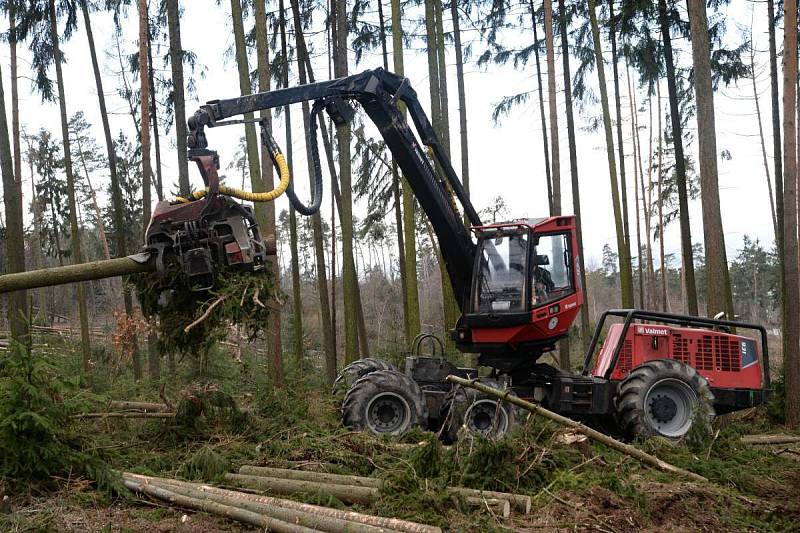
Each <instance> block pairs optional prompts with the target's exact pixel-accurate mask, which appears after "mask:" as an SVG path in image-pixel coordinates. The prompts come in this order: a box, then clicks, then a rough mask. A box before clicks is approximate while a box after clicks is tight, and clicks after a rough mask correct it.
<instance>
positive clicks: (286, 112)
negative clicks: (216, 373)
mask: <svg viewBox="0 0 800 533" xmlns="http://www.w3.org/2000/svg"><path fill="white" fill-rule="evenodd" d="M278 10H279V13H278V27H279V30H280V39H281V61H282V62H283V65H282V68H283V80H282V81H283V86H284V87H288V86H289V53H288V49H287V46H286V15H285V13H286V11H285V9H284V5H283V0H279V2H278ZM283 117H284V119H283V120H284V122H285V124H286V162H287V164H288V165H289V173H290V174H292V175H294V150H292V113H291V108H290V107H289V106H288V105H286V106H284V107H283ZM289 247H290V249H291V258H292V262H291V269H292V325H293V328H292V329H293V331H292V333H293V344H294V357H295V364H296V366H297V368H300V369H302V367H303V364H304V361H303V355H304V352H305V349H304V346H303V302H302V298H301V294H300V289H301V287H300V254H299V249H298V232H297V212H296V211H295V209H294V207H293V206H291V205H289Z"/></svg>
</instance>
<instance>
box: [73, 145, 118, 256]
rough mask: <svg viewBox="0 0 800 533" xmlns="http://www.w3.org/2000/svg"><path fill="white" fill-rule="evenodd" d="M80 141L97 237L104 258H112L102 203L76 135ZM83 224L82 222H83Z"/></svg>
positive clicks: (81, 149) (79, 151)
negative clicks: (93, 184)
mask: <svg viewBox="0 0 800 533" xmlns="http://www.w3.org/2000/svg"><path fill="white" fill-rule="evenodd" d="M76 142H77V143H78V153H79V154H80V157H81V167H82V168H83V176H84V177H85V178H86V186H87V187H88V188H89V198H90V199H91V201H92V210H93V211H94V216H95V217H96V218H97V238H98V240H99V241H100V246H101V247H102V248H103V258H104V259H111V250H110V249H109V247H108V239H107V238H106V227H105V223H104V222H103V212H102V211H101V210H100V205H99V204H98V203H97V193H96V192H95V190H94V187H93V186H92V178H91V176H90V175H89V168H88V167H87V165H86V156H85V154H84V152H83V146H81V141H80V138H79V137H77V136H76ZM81 225H82V224H81Z"/></svg>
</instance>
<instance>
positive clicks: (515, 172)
mask: <svg viewBox="0 0 800 533" xmlns="http://www.w3.org/2000/svg"><path fill="white" fill-rule="evenodd" d="M182 4H183V7H184V9H185V14H184V16H183V18H182V21H181V24H182V27H181V33H182V38H183V45H184V48H186V49H188V50H192V51H193V52H195V53H196V54H197V57H198V62H199V63H200V64H201V65H202V67H203V68H204V71H205V75H204V77H203V78H200V77H198V79H197V92H198V100H195V101H188V102H187V116H191V114H192V113H193V112H194V110H195V109H196V108H197V106H198V105H199V103H200V102H205V101H206V100H211V99H216V98H229V97H234V96H237V95H238V94H239V89H238V81H237V80H238V78H237V74H236V65H235V62H234V61H233V59H232V57H230V55H229V54H227V53H226V50H228V49H230V48H232V46H233V33H232V28H231V23H230V16H229V6H228V3H227V2H224V1H223V2H222V5H221V6H217V5H216V2H215V1H213V0H191V1H188V0H184V2H182ZM387 4H388V2H387ZM752 6H755V9H757V10H758V12H757V13H756V17H755V18H756V24H755V33H754V35H755V37H754V40H755V46H756V50H757V55H756V63H757V65H756V71H757V82H758V84H759V85H758V91H759V95H760V98H759V101H760V105H761V113H762V122H763V128H764V133H765V135H766V136H767V137H766V142H767V155H768V158H769V165H770V172H772V159H771V153H772V151H771V143H772V137H771V132H772V128H771V122H770V118H769V117H770V113H771V106H770V97H769V78H768V68H767V67H768V64H767V61H768V53H767V52H766V50H767V35H766V21H765V13H761V12H762V11H765V10H766V6H765V5H762V4H754V3H751V2H743V1H742V0H738V1H737V0H735V1H734V2H733V7H732V8H731V13H730V15H731V16H730V17H729V19H728V26H729V31H730V32H731V33H732V35H734V36H736V35H739V33H740V32H741V31H744V32H749V25H750V20H751V9H752ZM385 13H386V15H387V16H388V15H389V10H388V5H387V6H386V9H385ZM420 14H421V10H417V9H415V10H413V11H412V12H409V13H404V17H405V18H406V19H407V21H406V22H405V23H404V26H405V28H406V29H407V30H408V29H411V28H412V27H413V23H412V22H411V20H414V21H416V20H417V19H418V18H419V17H420ZM135 15H136V13H135V11H133V10H132V11H131V12H130V14H129V17H128V20H127V21H126V22H125V25H124V29H125V32H126V35H125V37H124V41H123V46H124V49H125V51H126V52H127V53H132V52H133V51H134V50H135V49H136V44H135V42H136V41H135V39H136V36H137V35H136V34H137V28H136V23H137V22H136V16H135ZM323 16H324V13H323V12H320V13H319V14H318V15H317V17H316V19H317V20H316V23H317V24H321V23H322V17H323ZM368 17H371V18H375V19H376V20H377V15H374V16H373V15H368ZM81 20H82V19H81ZM246 24H247V26H249V25H250V24H251V22H250V21H248V22H247V23H246ZM462 25H463V26H467V24H464V23H462ZM737 25H741V28H743V29H737ZM450 27H451V25H450V17H449V13H445V31H449V28H450ZM6 29H7V27H6V26H2V27H0V31H5V30H6ZM462 29H463V30H464V33H465V36H464V40H465V41H466V40H472V39H476V38H477V32H476V31H474V30H470V28H469V27H464V28H462ZM93 30H94V35H95V39H96V41H97V43H96V44H97V47H98V54H99V56H100V61H101V68H102V70H103V72H104V88H105V91H106V93H107V95H106V96H107V98H108V107H109V110H110V111H112V112H113V115H112V116H111V127H112V135H113V136H114V137H116V136H117V134H118V132H119V130H120V129H122V130H124V131H125V132H126V135H128V137H129V138H133V137H134V134H133V125H132V121H131V118H130V116H129V115H128V112H127V109H128V108H127V104H126V103H125V102H124V101H123V100H122V99H120V98H119V97H118V96H117V94H116V88H117V86H118V81H117V78H116V74H115V72H116V71H118V70H119V68H118V63H117V60H116V56H115V55H114V54H115V53H114V36H113V26H112V22H111V17H110V16H109V15H105V14H95V15H93ZM779 31H780V29H779ZM779 35H780V34H779ZM520 39H521V38H520ZM524 39H525V40H526V41H528V42H529V41H530V40H532V37H531V36H527V35H526V36H525V37H524ZM311 41H312V43H313V45H314V46H315V47H316V49H317V50H324V46H325V43H324V33H323V34H321V35H318V36H317V37H316V38H311ZM557 44H558V43H557ZM412 46H413V50H406V55H405V63H406V76H407V77H409V78H410V80H411V83H412V86H413V87H414V88H415V89H416V90H417V93H418V94H419V95H420V97H421V99H422V101H423V105H424V107H425V109H426V110H427V109H429V105H428V102H429V98H428V95H429V91H428V76H427V64H426V58H425V54H424V48H423V46H424V45H423V44H422V43H421V42H420V41H419V40H417V41H415V42H414V43H413V45H412ZM604 46H605V45H604ZM675 46H676V47H677V48H678V49H679V50H680V57H681V58H682V59H683V61H688V60H689V59H690V54H691V50H690V44H689V43H688V42H685V41H680V40H676V41H675ZM779 46H780V39H779ZM558 48H559V47H558V46H557V49H558ZM390 50H391V42H390ZM479 50H482V46H481V45H480V44H479V43H476V44H475V47H474V51H475V53H474V56H473V58H472V60H470V62H469V63H468V64H467V65H466V68H465V69H466V71H467V74H466V77H465V79H466V92H467V112H468V131H469V149H470V176H471V189H472V199H473V203H474V204H475V206H476V208H477V209H479V210H480V209H482V208H484V207H486V206H487V205H488V204H489V203H490V202H491V200H492V199H493V198H494V197H495V196H498V195H500V196H502V197H503V198H504V199H505V201H506V203H507V205H508V206H509V214H510V216H511V217H514V218H517V217H524V216H542V215H546V214H547V189H546V184H545V178H544V168H543V166H544V162H543V160H544V156H543V152H542V138H541V133H542V132H541V122H540V118H539V108H538V96H537V95H536V93H535V92H534V94H532V95H531V98H530V99H529V102H528V103H527V104H524V105H522V106H519V107H517V108H516V110H515V111H514V112H513V113H512V116H511V117H508V118H506V119H504V120H503V121H502V124H501V125H500V126H495V125H493V123H492V121H491V113H492V109H493V106H494V104H495V103H497V102H498V101H499V100H500V99H501V98H502V97H503V96H505V95H511V94H515V93H519V92H523V91H528V90H532V91H535V90H536V72H535V67H534V64H533V62H532V61H531V64H530V65H529V66H527V67H525V68H523V69H520V70H514V68H513V67H512V66H506V67H500V66H491V67H488V68H486V69H481V68H479V67H478V66H477V65H475V63H474V59H476V58H477V55H479ZM63 51H64V53H65V55H66V58H67V61H68V62H67V64H66V65H65V68H64V73H65V83H66V95H67V109H68V113H69V114H70V115H72V114H74V113H75V112H76V111H79V110H82V111H84V113H85V114H86V117H87V119H88V120H89V121H90V122H91V123H92V124H93V125H94V126H95V133H94V134H95V136H96V138H97V139H98V143H100V145H101V146H102V129H101V125H100V117H99V111H98V105H97V95H96V91H95V84H94V79H93V77H92V70H91V62H90V59H89V52H88V45H87V43H86V36H85V34H84V32H83V28H82V24H81V28H80V29H79V31H78V32H77V33H76V34H75V35H73V37H72V39H71V41H69V42H68V43H66V44H64V45H63ZM604 51H605V52H606V53H607V57H608V50H607V48H604ZM155 55H159V54H158V53H156V54H155ZM0 61H2V65H3V76H4V79H3V84H4V86H5V89H6V104H7V106H10V102H9V99H10V85H9V84H10V81H9V69H8V64H9V55H8V48H7V46H5V45H3V46H1V47H0ZM250 61H251V68H254V67H253V65H254V64H255V58H254V56H252V55H251V59H250ZM447 63H448V75H449V77H448V89H449V99H450V124H451V128H450V131H451V144H452V159H453V164H454V166H455V168H456V170H457V171H458V170H459V168H460V153H459V151H460V150H459V142H458V138H459V137H458V131H459V130H458V127H459V126H458V107H457V106H458V103H457V102H458V101H457V93H456V80H455V56H454V54H453V53H452V49H451V50H450V51H449V55H448V58H447ZM155 64H156V66H157V67H158V68H160V67H161V61H160V60H159V59H155ZM381 65H382V59H381V55H380V50H379V49H378V50H376V51H374V52H373V53H371V54H366V55H365V56H364V57H363V58H362V61H361V63H360V64H359V65H357V66H356V65H355V64H354V61H353V54H352V53H351V54H350V71H351V72H359V71H361V70H365V69H368V68H374V67H377V66H381ZM390 66H391V58H390ZM542 66H543V68H545V69H546V64H545V62H544V56H542ZM576 66H577V61H576V60H575V59H574V58H573V62H572V68H573V70H574V68H575V67H576ZM620 66H621V71H620V75H621V77H622V79H621V80H620V81H621V84H622V85H623V88H622V93H623V96H624V99H623V103H622V106H623V120H624V123H623V135H624V137H625V138H626V151H627V152H628V153H629V152H631V150H632V145H631V144H630V137H631V133H630V123H629V119H630V113H629V112H628V101H627V88H626V86H625V79H624V66H623V65H622V64H620ZM560 67H561V58H560V57H559V56H558V55H557V56H556V68H557V77H556V80H557V81H556V85H557V87H558V90H559V117H558V120H559V132H560V135H559V137H560V142H561V159H560V160H561V180H562V191H563V209H564V212H565V213H571V212H572V199H571V187H570V177H569V176H570V175H569V156H568V150H567V139H566V118H565V115H564V113H563V102H562V99H563V84H562V80H563V78H562V74H561V70H560ZM19 71H20V76H21V79H20V100H21V101H20V114H21V120H22V124H23V128H24V129H25V130H27V131H29V132H31V133H34V132H36V131H38V129H39V128H40V127H46V128H48V129H50V130H51V131H52V132H54V133H55V134H56V138H60V122H59V116H58V106H57V104H56V103H48V104H42V103H41V101H40V98H39V96H38V95H36V94H33V93H31V92H30V90H29V89H30V81H29V79H28V76H29V73H30V56H29V54H28V53H27V50H26V49H25V44H24V43H23V44H22V45H20V65H19ZM606 71H607V77H608V78H609V80H610V79H611V78H610V72H611V71H610V65H608V64H607V66H606ZM315 73H316V74H317V78H318V79H320V80H321V79H324V78H325V77H326V75H327V65H326V64H325V61H324V59H321V60H320V61H319V63H318V64H317V65H315ZM51 75H52V77H53V78H54V77H55V74H54V72H53V73H52V74H51ZM165 75H166V76H169V73H165ZM590 79H591V80H592V81H593V83H594V85H595V86H596V74H595V73H592V74H591V75H590ZM545 80H546V78H545ZM290 83H297V81H296V78H295V80H294V82H291V81H290ZM545 83H546V81H545ZM609 83H611V82H609ZM751 83H752V82H751V80H749V79H747V80H742V81H741V82H740V83H739V86H738V87H737V86H732V87H728V88H723V89H722V90H721V91H720V92H718V93H717V94H716V95H715V108H716V127H717V148H718V152H721V151H722V150H728V151H729V152H730V153H731V154H732V156H733V159H732V160H729V161H728V160H723V159H721V158H720V161H719V171H720V176H719V181H720V198H721V203H722V215H723V225H724V228H725V243H726V248H727V250H728V259H729V260H731V259H732V258H733V257H735V255H736V250H737V248H738V247H739V245H740V244H741V240H742V237H743V236H744V235H745V234H747V235H750V236H754V237H758V238H759V239H761V240H762V242H765V243H771V242H772V240H773V234H772V233H773V230H772V223H771V220H770V209H769V202H768V196H767V188H766V182H765V176H764V167H763V163H762V159H761V158H762V156H761V145H760V142H759V138H758V125H757V122H756V119H755V105H754V101H753V98H752V95H753V88H752V85H751ZM594 90H595V92H597V90H596V88H595V89H594ZM545 91H546V85H545ZM609 91H610V93H611V94H613V85H610V86H609ZM666 94H667V91H666V83H663V84H662V105H666ZM637 98H638V104H639V106H640V108H641V107H643V106H644V105H645V100H644V95H642V94H639V95H638V97H637ZM545 105H547V95H546V93H545ZM588 112H590V113H592V114H596V113H599V106H596V109H589V110H588ZM7 113H8V116H9V120H10V108H8V109H7ZM612 113H613V107H612ZM292 116H293V119H294V122H295V128H296V129H297V131H296V132H295V133H294V135H293V138H294V139H295V143H294V150H295V157H294V160H295V174H296V181H295V183H296V184H297V189H298V191H299V193H300V195H301V197H305V198H307V197H308V193H307V190H308V185H307V183H308V180H307V174H306V173H305V156H304V150H305V146H304V141H303V138H304V137H303V135H302V132H301V131H300V129H299V128H301V127H302V126H301V125H300V123H301V120H300V113H299V106H298V110H297V111H294V110H293V115H292ZM587 118H588V117H586V116H581V114H580V113H578V111H577V108H576V121H577V124H576V128H577V135H578V139H577V148H578V161H579V176H580V183H581V199H582V211H583V213H582V218H583V229H584V247H585V253H586V256H587V264H589V265H591V264H597V263H598V262H599V258H600V255H601V250H602V247H603V245H604V244H605V243H610V244H612V247H614V243H615V233H614V223H613V216H612V210H611V200H610V198H611V195H610V185H609V177H608V165H607V163H606V156H605V143H604V137H603V135H602V129H601V130H600V131H597V132H592V133H590V132H588V131H586V130H585V129H584V127H585V126H586V125H587V123H588V120H587ZM648 120H649V119H648V116H647V113H646V112H645V113H642V114H641V115H640V116H639V125H640V127H646V126H647V123H648ZM654 120H655V119H654ZM690 125H691V126H692V127H694V126H695V122H694V119H692V121H691V123H690ZM282 128H283V125H282V122H280V121H279V122H277V123H276V125H275V129H276V131H275V137H276V138H277V139H278V140H279V143H280V144H281V145H283V144H284V143H283V142H281V141H282V140H283V139H285V136H284V133H283V129H282ZM171 134H174V130H173V131H172V132H171ZM242 134H243V131H242V130H237V129H236V128H235V127H229V128H221V129H219V130H211V131H209V132H208V136H209V141H210V144H211V147H212V148H214V149H216V150H218V151H219V153H220V158H221V162H222V166H223V169H224V168H225V167H226V166H227V165H228V164H229V163H230V162H231V161H232V160H233V157H234V154H235V152H236V149H237V144H238V141H239V138H240V135H242ZM641 135H642V139H641V141H642V154H643V158H644V161H643V165H644V168H645V172H647V159H646V157H647V156H646V154H647V143H648V139H647V132H646V130H643V131H642V133H641ZM615 141H616V132H615ZM654 143H655V141H654ZM284 149H285V147H284ZM689 150H690V151H691V153H692V154H694V158H695V159H696V151H697V146H696V143H695V144H693V145H692V146H690V147H689ZM628 157H630V155H628ZM162 159H163V164H164V179H165V183H164V190H165V192H166V193H168V192H169V191H171V190H174V188H175V186H174V185H173V183H176V182H177V171H176V161H177V160H176V155H175V151H174V142H173V140H172V139H171V138H170V139H168V140H164V139H162ZM323 167H324V165H323ZM626 170H627V171H628V184H629V190H628V198H629V202H630V203H631V205H633V196H634V191H633V165H632V160H628V162H627V165H626ZM23 173H24V174H25V180H26V184H25V185H24V192H25V194H26V198H25V202H26V206H27V204H28V202H29V201H30V196H29V195H30V182H29V181H28V180H29V179H30V177H29V176H28V175H27V166H26V165H23ZM190 173H191V175H192V176H191V177H192V181H193V184H194V185H195V186H196V187H199V186H200V184H201V182H200V179H199V176H198V175H197V173H196V171H195V170H194V168H192V167H190ZM229 173H230V174H231V181H232V183H238V180H239V178H238V177H236V178H234V177H233V173H232V172H229ZM106 179H107V176H102V177H98V178H97V182H98V183H96V184H95V180H93V184H95V187H96V188H98V189H100V187H101V186H103V185H102V184H103V180H106ZM325 194H326V195H328V194H330V192H329V190H328V187H327V186H326V192H325ZM329 202H330V197H329V196H326V199H325V200H324V201H323V206H325V207H323V213H325V211H326V209H329V207H327V206H329ZM286 206H287V201H286V199H285V198H281V199H279V200H278V202H277V206H276V207H277V209H278V210H279V211H280V210H281V209H284V208H286ZM690 211H691V223H692V236H693V240H694V241H695V242H702V220H701V211H700V205H699V201H696V202H693V203H692V205H691V207H690ZM356 212H357V213H362V214H363V212H364V208H363V207H360V208H357V209H356ZM323 216H325V215H323ZM328 216H329V215H328ZM677 226H678V225H677V222H676V223H674V224H672V225H671V226H670V227H669V228H668V230H667V233H666V245H667V253H670V252H675V251H677V250H678V248H679V234H678V227H677ZM631 232H632V235H631V239H632V243H633V244H634V246H633V247H632V248H634V249H635V233H634V232H635V219H633V218H631ZM634 253H635V251H634Z"/></svg>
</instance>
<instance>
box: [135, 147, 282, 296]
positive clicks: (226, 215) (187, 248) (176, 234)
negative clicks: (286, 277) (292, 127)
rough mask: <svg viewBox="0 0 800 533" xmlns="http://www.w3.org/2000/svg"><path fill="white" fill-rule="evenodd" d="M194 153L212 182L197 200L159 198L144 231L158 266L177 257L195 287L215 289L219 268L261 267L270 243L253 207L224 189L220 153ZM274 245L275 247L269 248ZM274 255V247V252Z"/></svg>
mask: <svg viewBox="0 0 800 533" xmlns="http://www.w3.org/2000/svg"><path fill="white" fill-rule="evenodd" d="M189 158H190V159H191V160H192V161H194V162H195V163H197V166H198V168H199V169H200V174H201V175H202V177H203V181H204V182H205V184H206V186H207V190H206V191H207V192H206V193H205V195H204V196H203V197H202V198H201V199H198V200H192V198H191V197H190V198H189V199H188V201H187V200H186V199H178V200H177V201H175V202H166V201H162V202H158V203H157V204H156V207H155V209H154V210H153V216H152V218H151V220H150V224H149V226H148V228H147V232H146V234H145V248H146V249H149V250H152V251H154V252H155V253H157V259H156V260H157V265H158V268H159V270H161V271H163V270H164V267H165V263H166V262H168V261H177V262H178V264H180V266H181V268H182V270H183V271H184V273H185V274H186V275H187V276H188V277H189V280H190V285H191V286H192V290H197V291H202V290H208V289H210V288H211V287H212V286H213V284H214V272H215V270H217V269H219V268H220V267H232V268H237V269H241V270H246V271H250V272H255V271H259V270H262V269H263V268H264V267H265V263H266V257H267V255H268V246H267V243H265V242H264V241H263V239H262V237H261V233H260V231H259V228H258V224H257V223H256V219H255V217H254V216H253V209H252V208H251V207H250V206H246V205H243V204H240V203H238V202H236V201H235V200H233V199H232V198H230V197H228V196H222V195H220V194H219V188H220V186H219V175H218V173H217V170H218V169H219V158H218V156H217V154H216V153H215V152H212V151H209V150H205V149H195V150H191V151H190V152H189ZM269 248H271V249H272V250H274V246H272V247H269ZM273 254H274V251H273Z"/></svg>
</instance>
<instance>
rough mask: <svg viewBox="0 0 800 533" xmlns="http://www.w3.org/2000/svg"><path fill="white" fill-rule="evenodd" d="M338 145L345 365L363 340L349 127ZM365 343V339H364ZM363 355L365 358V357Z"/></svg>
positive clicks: (340, 64)
mask: <svg viewBox="0 0 800 533" xmlns="http://www.w3.org/2000/svg"><path fill="white" fill-rule="evenodd" d="M333 4H334V12H335V23H334V39H333V43H334V47H333V71H334V75H335V76H336V77H337V78H339V77H342V76H347V2H346V0H334V2H333ZM336 137H337V141H338V145H339V180H340V183H341V195H342V205H341V207H340V209H339V212H340V213H341V218H342V220H341V223H342V278H343V279H342V284H343V285H344V287H343V290H344V294H343V296H344V337H345V363H349V362H351V361H354V360H355V359H356V355H357V354H358V353H360V347H361V344H360V343H361V342H362V340H361V339H360V337H361V335H359V331H358V329H359V328H358V311H357V306H358V305H359V302H357V300H358V293H357V292H356V290H357V286H358V275H357V273H356V269H355V258H354V256H353V187H352V158H351V155H350V140H351V131H350V124H345V125H343V126H339V127H337V128H336ZM364 340H366V339H364ZM362 355H364V356H366V354H365V353H362Z"/></svg>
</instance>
